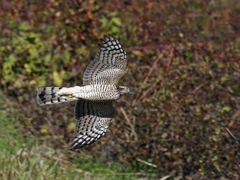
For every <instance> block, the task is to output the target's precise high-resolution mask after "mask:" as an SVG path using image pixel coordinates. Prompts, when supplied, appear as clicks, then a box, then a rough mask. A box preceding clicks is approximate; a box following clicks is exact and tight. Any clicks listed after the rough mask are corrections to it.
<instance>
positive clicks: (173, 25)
mask: <svg viewBox="0 0 240 180" xmlns="http://www.w3.org/2000/svg"><path fill="white" fill-rule="evenodd" d="M239 19H240V1H239V0H231V1H226V0H210V1H200V0H149V1H144V0H138V1H136V0H126V1H121V0H109V1H107V0H99V1H96V0H89V1H83V0H42V1H37V0H1V1H0V68H1V69H0V113H1V115H0V136H1V137H0V162H1V163H0V164H1V166H2V167H1V168H2V169H0V176H1V178H2V179H34V178H35V179H79V178H80V179H162V180H163V179H188V180H191V179H221V180H225V179H239V173H238V172H239V170H240V166H239V164H238V163H240V159H239V145H238V144H237V141H235V140H234V139H233V138H232V137H231V136H230V135H229V134H228V132H227V131H226V129H225V128H224V127H221V126H220V125H219V124H220V123H221V124H222V125H225V126H226V127H228V128H229V130H231V132H232V133H233V134H234V135H235V136H236V137H237V136H240V134H239V130H240V122H239V119H240V109H239V107H240V68H239V65H240V54H239V53H240V24H239ZM108 33H109V34H112V35H113V36H115V37H116V38H118V39H119V41H120V42H121V44H122V45H123V47H124V48H125V50H126V52H127V57H128V64H129V71H128V74H127V75H126V76H125V77H123V78H122V79H121V80H120V82H119V85H124V86H128V87H129V88H130V89H132V90H134V94H132V95H125V96H123V97H122V98H121V99H119V100H118V101H117V102H115V103H114V107H115V108H116V115H115V120H114V121H113V122H112V124H111V126H110V128H109V130H108V131H107V133H106V135H105V136H104V137H103V138H101V139H100V140H98V141H97V142H95V143H93V144H91V145H89V146H86V147H84V148H82V149H80V150H78V151H75V152H72V151H69V150H68V148H69V144H68V143H69V141H70V139H71V138H72V136H73V133H74V128H75V120H74V116H73V111H74V104H75V103H74V102H71V103H67V104H66V103H64V104H57V105H52V106H42V107H39V106H38V105H37V103H36V88H37V87H38V86H66V87H70V86H76V85H81V84H82V77H83V73H84V70H85V69H86V67H87V65H88V64H89V63H90V62H91V60H93V58H94V56H95V53H96V50H97V43H99V38H102V37H103V35H104V34H108Z"/></svg>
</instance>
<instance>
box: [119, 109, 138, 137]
mask: <svg viewBox="0 0 240 180" xmlns="http://www.w3.org/2000/svg"><path fill="white" fill-rule="evenodd" d="M120 110H121V111H122V113H123V116H124V117H125V119H126V120H127V122H128V124H129V126H130V127H131V130H132V132H133V135H134V137H135V141H138V137H137V134H136V132H135V129H134V127H133V125H132V123H131V122H130V120H129V118H128V116H127V114H126V112H125V110H124V109H123V108H122V107H120Z"/></svg>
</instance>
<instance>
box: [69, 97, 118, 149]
mask: <svg viewBox="0 0 240 180" xmlns="http://www.w3.org/2000/svg"><path fill="white" fill-rule="evenodd" d="M74 116H75V119H76V128H75V133H74V136H73V139H72V140H71V142H70V150H75V149H80V148H82V147H84V146H86V145H88V144H91V143H93V142H95V141H96V140H98V139H100V138H101V137H102V136H103V135H104V134H105V133H106V131H107V129H108V126H109V124H110V123H111V121H112V119H113V116H114V109H113V106H112V102H111V101H101V102H100V101H88V100H82V99H81V100H78V101H77V103H76V106H75V111H74Z"/></svg>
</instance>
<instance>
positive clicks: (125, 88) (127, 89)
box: [117, 86, 132, 95]
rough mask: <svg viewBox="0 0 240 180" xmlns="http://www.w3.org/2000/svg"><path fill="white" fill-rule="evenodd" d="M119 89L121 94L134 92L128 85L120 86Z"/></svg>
mask: <svg viewBox="0 0 240 180" xmlns="http://www.w3.org/2000/svg"><path fill="white" fill-rule="evenodd" d="M117 89H118V91H119V94H121V95H124V94H132V91H131V90H130V89H129V88H128V87H126V86H118V87H117Z"/></svg>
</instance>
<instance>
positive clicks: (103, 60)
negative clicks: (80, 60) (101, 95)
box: [83, 35, 128, 85]
mask: <svg viewBox="0 0 240 180" xmlns="http://www.w3.org/2000/svg"><path fill="white" fill-rule="evenodd" d="M100 41H101V43H102V44H98V50H97V53H96V55H95V58H94V60H93V61H92V62H91V63H90V64H89V65H88V67H87V69H86V71H85V72H84V76H83V85H89V84H113V85H117V83H118V81H119V79H120V78H121V77H123V76H124V75H125V74H126V73H127V71H128V65H127V55H126V52H125V50H124V49H123V46H122V45H121V44H120V42H119V41H118V40H117V39H116V38H115V37H113V36H111V35H108V36H106V35H105V36H104V40H103V39H100Z"/></svg>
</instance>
